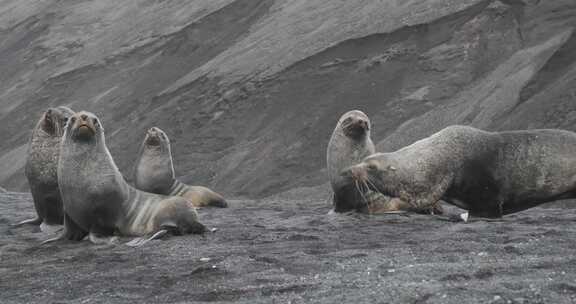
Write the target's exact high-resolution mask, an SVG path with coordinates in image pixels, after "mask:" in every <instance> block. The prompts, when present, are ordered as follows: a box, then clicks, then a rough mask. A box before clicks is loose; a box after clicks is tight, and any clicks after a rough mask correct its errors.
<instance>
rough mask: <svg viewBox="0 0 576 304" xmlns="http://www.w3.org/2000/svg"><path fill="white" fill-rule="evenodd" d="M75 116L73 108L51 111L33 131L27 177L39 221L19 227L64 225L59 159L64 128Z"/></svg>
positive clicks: (27, 162)
mask: <svg viewBox="0 0 576 304" xmlns="http://www.w3.org/2000/svg"><path fill="white" fill-rule="evenodd" d="M73 114H74V111H72V110H71V109H70V108H67V107H64V106H61V107H57V108H49V109H47V110H46V111H45V112H44V113H43V114H42V117H41V118H40V120H38V123H36V127H34V130H33V131H32V137H31V139H30V143H29V147H28V155H27V158H26V165H25V167H24V174H25V175H26V178H27V179H28V185H30V191H31V192H32V198H33V199H34V207H35V208H36V214H37V217H36V218H34V219H29V220H25V221H22V222H20V223H18V224H16V225H23V224H33V225H40V224H42V225H41V228H42V230H46V229H47V228H48V227H50V226H51V225H62V219H63V213H62V198H61V197H60V190H59V188H58V177H57V174H56V172H57V167H58V156H59V154H60V141H61V140H62V135H63V134H64V126H65V125H66V121H67V120H68V118H69V117H70V116H72V115H73Z"/></svg>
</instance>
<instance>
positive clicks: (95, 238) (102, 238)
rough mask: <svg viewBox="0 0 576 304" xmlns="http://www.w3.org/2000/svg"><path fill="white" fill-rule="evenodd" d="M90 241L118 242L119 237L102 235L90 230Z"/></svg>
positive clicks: (97, 242) (95, 242)
mask: <svg viewBox="0 0 576 304" xmlns="http://www.w3.org/2000/svg"><path fill="white" fill-rule="evenodd" d="M88 239H89V240H90V242H92V243H94V244H110V245H111V244H118V243H119V239H118V237H117V236H102V235H99V234H97V233H94V232H90V234H89V235H88Z"/></svg>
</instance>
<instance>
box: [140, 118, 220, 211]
mask: <svg viewBox="0 0 576 304" xmlns="http://www.w3.org/2000/svg"><path fill="white" fill-rule="evenodd" d="M134 186H135V187H136V188H137V189H140V190H142V191H147V192H151V193H158V194H164V195H174V196H182V197H185V198H187V199H188V200H190V201H191V202H192V203H193V204H194V206H195V207H220V208H226V207H227V206H228V203H227V202H226V200H224V198H223V197H222V196H221V195H220V194H218V193H216V192H214V191H212V190H210V189H208V188H206V187H202V186H190V185H186V184H184V183H182V182H180V181H179V180H177V179H176V174H175V172H174V164H173V162H172V150H171V148H170V139H169V138H168V136H167V135H166V133H164V131H162V130H161V129H160V128H157V127H152V128H150V129H149V130H148V132H147V133H146V137H145V138H144V142H143V143H142V146H141V147H140V152H139V155H138V159H137V160H136V165H135V169H134Z"/></svg>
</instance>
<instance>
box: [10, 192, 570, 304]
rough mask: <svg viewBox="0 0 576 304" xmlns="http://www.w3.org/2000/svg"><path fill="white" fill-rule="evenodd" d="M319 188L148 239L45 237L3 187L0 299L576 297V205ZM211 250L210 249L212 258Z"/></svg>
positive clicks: (235, 206)
mask: <svg viewBox="0 0 576 304" xmlns="http://www.w3.org/2000/svg"><path fill="white" fill-rule="evenodd" d="M329 209H330V208H329V205H328V204H327V202H326V201H323V200H322V199H308V200H294V199H291V198H286V197H284V198H281V197H276V198H270V199H265V200H260V201H244V200H236V201H232V202H231V208H229V209H225V210H221V209H211V210H209V209H204V210H200V214H201V219H202V221H203V222H204V223H205V224H207V225H208V226H209V227H214V228H218V230H217V231H216V232H214V233H208V234H207V235H205V236H204V237H201V236H183V237H170V238H168V239H164V240H157V241H152V242H150V243H148V244H147V245H145V246H143V247H139V248H132V247H128V246H126V245H123V244H121V245H93V244H91V243H90V242H88V241H83V242H79V243H65V244H54V245H44V246H40V245H39V243H40V241H42V240H43V239H45V238H47V237H48V236H47V235H45V234H43V233H41V232H38V230H37V229H34V228H32V227H22V228H11V227H10V224H13V223H15V222H17V221H20V220H22V219H25V218H28V217H30V216H32V215H33V207H32V203H31V199H30V196H29V195H28V194H16V193H7V194H6V193H4V194H0V302H1V303H31V302H36V303H99V302H105V303H133V302H138V303H144V302H146V303H175V302H179V303H183V302H220V303H225V302H241V303H311V302H313V303H315V302H322V303H351V302H353V303H400V302H401V303H573V302H574V301H576V282H575V281H576V274H575V270H576V257H575V256H574V252H575V250H576V242H575V239H576V229H575V228H574V220H575V219H576V214H574V212H573V210H569V209H568V210H567V209H557V208H534V209H531V210H528V211H525V212H521V213H518V214H516V215H511V216H506V217H505V218H504V219H503V220H496V221H493V220H491V221H488V220H482V219H472V220H471V222H469V223H453V222H447V221H443V220H440V219H439V218H436V217H433V216H421V215H411V216H404V215H392V216H363V215H336V214H328V212H329ZM205 258H208V259H209V260H206V259H205Z"/></svg>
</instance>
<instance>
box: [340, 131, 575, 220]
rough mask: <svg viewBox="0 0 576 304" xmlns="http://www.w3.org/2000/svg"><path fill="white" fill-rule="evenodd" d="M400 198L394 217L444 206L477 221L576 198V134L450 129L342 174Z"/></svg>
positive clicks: (349, 183) (347, 183)
mask: <svg viewBox="0 0 576 304" xmlns="http://www.w3.org/2000/svg"><path fill="white" fill-rule="evenodd" d="M341 176H342V177H343V183H342V184H340V186H341V187H343V188H351V187H353V185H354V183H355V182H359V183H363V184H366V185H367V186H368V187H369V188H370V189H372V190H374V191H378V192H380V193H383V194H385V195H388V196H391V197H393V199H392V200H391V202H390V205H389V206H388V208H387V210H397V209H405V208H408V209H409V208H422V207H425V206H430V205H432V204H434V203H436V202H437V201H438V200H440V199H442V200H444V201H446V202H448V203H450V204H453V205H455V206H458V207H460V208H463V209H466V210H468V211H469V212H470V215H472V216H479V217H489V218H496V217H501V216H503V215H506V214H510V213H514V212H518V211H522V210H525V209H528V208H531V207H534V206H537V205H540V204H542V203H546V202H551V201H555V200H561V199H570V198H576V133H574V132H570V131H564V130H553V129H542V130H523V131H506V132H487V131H482V130H479V129H475V128H472V127H467V126H450V127H447V128H445V129H443V130H441V131H439V132H438V133H436V134H433V135H431V136H430V137H428V138H425V139H422V140H420V141H417V142H415V143H414V144H412V145H410V146H407V147H404V148H402V149H400V150H398V151H396V152H392V153H376V154H374V155H371V156H369V157H367V158H365V159H364V160H363V161H362V162H361V163H359V164H357V165H354V166H351V167H349V168H347V169H345V170H344V171H343V172H342V175H341Z"/></svg>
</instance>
